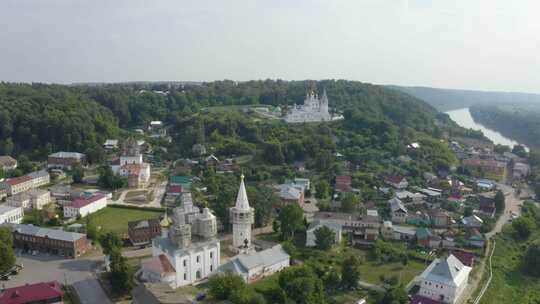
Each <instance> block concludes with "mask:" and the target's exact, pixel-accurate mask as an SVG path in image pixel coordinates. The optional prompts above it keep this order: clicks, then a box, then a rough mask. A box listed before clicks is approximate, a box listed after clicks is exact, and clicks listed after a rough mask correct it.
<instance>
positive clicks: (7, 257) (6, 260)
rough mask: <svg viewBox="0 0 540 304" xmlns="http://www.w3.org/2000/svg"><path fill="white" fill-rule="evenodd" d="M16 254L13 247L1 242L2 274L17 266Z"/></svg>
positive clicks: (0, 263)
mask: <svg viewBox="0 0 540 304" xmlns="http://www.w3.org/2000/svg"><path fill="white" fill-rule="evenodd" d="M15 261H16V258H15V254H14V253H13V248H12V247H11V245H9V244H7V243H4V242H0V273H5V272H6V271H8V270H10V269H11V268H12V267H13V266H15Z"/></svg>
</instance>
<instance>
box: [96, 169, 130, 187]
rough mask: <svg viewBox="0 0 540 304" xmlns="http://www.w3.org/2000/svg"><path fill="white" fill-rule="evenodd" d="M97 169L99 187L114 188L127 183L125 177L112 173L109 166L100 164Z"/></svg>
mask: <svg viewBox="0 0 540 304" xmlns="http://www.w3.org/2000/svg"><path fill="white" fill-rule="evenodd" d="M98 171H99V178H98V184H99V185H100V186H101V187H104V188H109V189H113V190H116V189H119V188H122V187H125V186H126V185H127V179H126V178H123V177H121V176H119V175H116V174H114V173H113V172H112V169H111V167H110V166H102V167H101V168H99V170H98Z"/></svg>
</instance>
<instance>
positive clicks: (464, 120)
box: [445, 108, 520, 147]
mask: <svg viewBox="0 0 540 304" xmlns="http://www.w3.org/2000/svg"><path fill="white" fill-rule="evenodd" d="M445 113H446V114H448V116H450V118H451V119H452V120H453V121H454V122H456V123H457V124H458V125H459V126H461V127H463V128H466V129H473V130H479V131H482V133H484V136H485V137H487V138H488V139H489V140H491V141H492V142H493V143H494V144H500V145H505V146H510V147H513V146H514V145H518V144H520V143H519V142H518V141H516V140H514V139H512V138H511V137H507V136H505V135H503V134H502V133H500V132H498V131H496V130H494V129H491V128H489V127H487V126H484V125H483V124H481V123H479V122H477V121H476V120H475V119H474V118H473V116H472V115H471V112H470V110H469V108H462V109H458V110H452V111H447V112H445Z"/></svg>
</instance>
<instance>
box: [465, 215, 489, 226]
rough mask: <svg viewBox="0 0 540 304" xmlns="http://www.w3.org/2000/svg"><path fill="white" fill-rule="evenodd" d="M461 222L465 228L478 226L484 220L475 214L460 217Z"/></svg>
mask: <svg viewBox="0 0 540 304" xmlns="http://www.w3.org/2000/svg"><path fill="white" fill-rule="evenodd" d="M461 224H462V225H463V227H465V228H480V227H482V224H484V221H483V220H482V219H481V218H479V217H478V216H476V215H471V216H467V217H464V218H462V219H461Z"/></svg>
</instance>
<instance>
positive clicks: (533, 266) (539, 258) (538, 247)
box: [523, 240, 540, 277]
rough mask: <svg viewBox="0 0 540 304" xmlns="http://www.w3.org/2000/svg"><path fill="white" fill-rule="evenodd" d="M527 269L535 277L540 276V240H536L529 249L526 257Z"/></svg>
mask: <svg viewBox="0 0 540 304" xmlns="http://www.w3.org/2000/svg"><path fill="white" fill-rule="evenodd" d="M523 262H524V266H525V267H524V269H525V271H526V272H527V273H528V274H530V275H533V276H535V277H540V240H535V241H534V242H532V244H531V245H530V246H529V248H528V249H527V253H526V254H525V257H524V261H523Z"/></svg>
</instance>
